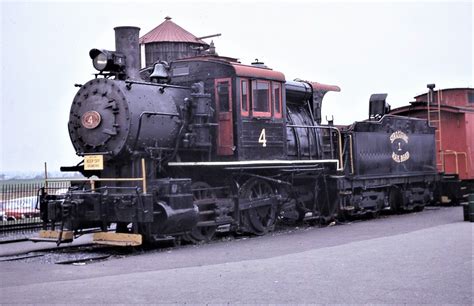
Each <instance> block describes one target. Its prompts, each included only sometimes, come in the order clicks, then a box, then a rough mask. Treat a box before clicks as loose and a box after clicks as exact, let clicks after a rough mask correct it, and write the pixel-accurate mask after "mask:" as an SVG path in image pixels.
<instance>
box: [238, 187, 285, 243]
mask: <svg viewBox="0 0 474 306" xmlns="http://www.w3.org/2000/svg"><path fill="white" fill-rule="evenodd" d="M240 194H241V195H240V196H241V198H244V199H248V200H250V201H252V200H258V199H265V198H269V197H272V196H274V195H275V192H274V190H273V188H272V186H271V185H270V184H269V183H268V182H267V181H264V180H261V179H257V178H251V179H250V180H248V181H247V182H245V184H244V185H243V186H242V189H241V192H240ZM242 218H243V220H242V221H243V223H244V224H245V225H246V227H247V228H248V230H249V231H250V232H252V233H253V234H255V235H264V234H266V233H267V232H269V231H271V230H273V229H274V227H275V221H276V218H277V207H276V205H266V206H259V207H254V208H249V209H247V210H245V211H243V213H242Z"/></svg>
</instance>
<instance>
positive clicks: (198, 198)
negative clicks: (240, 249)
mask: <svg viewBox="0 0 474 306" xmlns="http://www.w3.org/2000/svg"><path fill="white" fill-rule="evenodd" d="M191 188H192V190H193V200H194V204H196V205H197V207H198V210H199V212H200V213H204V212H207V213H209V212H210V211H212V210H214V209H215V199H216V194H215V193H214V191H213V190H212V189H211V188H212V187H211V186H210V185H209V184H208V183H206V182H195V183H193V184H192V186H191ZM214 217H215V216H214V215H213V214H212V213H211V214H207V215H199V217H198V222H202V221H212V220H214ZM215 233H216V226H199V227H198V226H195V227H194V228H193V229H192V230H191V231H190V232H189V233H187V234H185V235H184V237H183V238H184V239H185V240H188V241H190V242H194V243H199V242H206V241H210V240H212V238H213V237H214V235H215Z"/></svg>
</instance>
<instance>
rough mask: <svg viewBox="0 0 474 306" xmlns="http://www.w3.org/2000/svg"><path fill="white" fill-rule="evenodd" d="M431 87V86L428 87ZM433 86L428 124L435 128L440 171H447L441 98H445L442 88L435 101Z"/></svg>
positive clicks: (429, 102)
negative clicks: (445, 166) (444, 154)
mask: <svg viewBox="0 0 474 306" xmlns="http://www.w3.org/2000/svg"><path fill="white" fill-rule="evenodd" d="M428 88H430V87H428ZM433 88H434V86H433ZM433 88H430V90H429V91H428V102H427V106H428V107H427V110H428V124H429V125H430V126H431V127H434V128H435V129H436V130H435V145H436V149H437V151H436V167H437V169H438V171H439V172H445V168H444V156H443V143H442V141H441V139H442V124H441V100H442V99H443V94H442V91H441V90H438V91H437V94H438V97H437V99H436V101H435V102H436V103H433V100H434V95H435V93H434V91H433V90H432V89H433Z"/></svg>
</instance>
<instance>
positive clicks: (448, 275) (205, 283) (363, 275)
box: [0, 207, 473, 305]
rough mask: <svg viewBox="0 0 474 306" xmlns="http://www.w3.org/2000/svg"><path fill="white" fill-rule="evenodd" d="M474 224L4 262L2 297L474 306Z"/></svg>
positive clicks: (432, 219)
mask: <svg viewBox="0 0 474 306" xmlns="http://www.w3.org/2000/svg"><path fill="white" fill-rule="evenodd" d="M472 230H473V223H469V222H463V221H462V209H461V208H460V207H449V208H439V209H428V210H425V211H424V212H421V213H413V214H406V215H397V216H390V217H386V218H385V217H384V218H380V219H376V220H369V221H363V222H355V223H353V224H348V225H341V226H334V227H326V228H305V229H295V230H292V231H290V232H285V233H276V234H274V235H267V236H264V237H255V238H248V239H240V240H236V241H219V242H214V243H210V244H206V245H199V246H186V247H179V248H174V249H160V250H156V251H152V252H147V253H144V254H137V255H135V256H128V257H124V258H114V259H111V260H107V261H103V262H96V263H92V264H90V265H88V264H86V265H83V266H64V265H54V264H38V263H35V264H28V263H17V262H9V263H0V272H1V275H2V277H1V278H0V279H1V283H0V296H1V297H2V302H5V303H33V304H36V303H48V304H49V303H87V304H89V303H101V304H102V303H180V304H183V303H192V304H194V303H220V304H221V303H230V304H236V303H252V304H255V303H256V304H262V303H263V304H268V303H288V304H295V303H342V304H360V303H362V304H367V303H369V304H387V303H395V304H465V305H471V304H472V303H473V274H472V272H473V249H472V246H473V235H472Z"/></svg>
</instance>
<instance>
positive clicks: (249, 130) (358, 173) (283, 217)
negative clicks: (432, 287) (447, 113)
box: [41, 27, 436, 245]
mask: <svg viewBox="0 0 474 306" xmlns="http://www.w3.org/2000/svg"><path fill="white" fill-rule="evenodd" d="M115 32H116V51H114V52H112V51H106V50H98V49H93V50H91V52H90V56H91V58H92V60H93V65H94V67H95V68H96V69H97V70H98V71H99V73H98V74H97V75H96V78H95V79H93V80H91V81H89V82H87V83H86V84H84V85H82V86H81V87H80V89H79V91H78V92H77V94H76V96H75V98H74V101H73V103H72V106H71V112H70V118H69V124H68V128H69V133H70V137H71V141H72V143H73V145H74V148H75V150H76V153H77V154H78V155H79V156H83V157H84V162H83V163H81V164H79V165H77V166H73V167H62V170H64V171H80V172H81V173H83V174H84V176H86V177H87V178H88V179H87V180H86V182H76V183H75V184H73V186H71V188H69V190H68V192H67V193H66V194H63V195H54V194H52V193H48V190H47V189H45V190H44V192H43V194H42V197H41V217H42V220H43V222H44V230H43V231H42V232H41V236H42V237H43V238H51V239H58V241H66V240H71V239H72V238H73V235H74V233H80V232H81V231H83V230H87V229H91V230H96V231H97V232H96V233H95V234H94V240H95V241H96V242H97V243H103V244H113V245H138V244H141V243H144V242H156V241H160V240H162V239H176V238H180V239H181V238H182V239H186V240H189V241H193V242H195V241H206V240H209V239H211V238H212V237H213V235H214V234H215V232H216V231H235V232H247V233H252V234H256V235H262V234H265V233H267V232H268V231H271V230H272V229H273V228H274V225H275V223H276V222H298V221H302V220H312V221H313V222H320V223H325V222H329V221H331V220H334V219H336V218H342V217H351V216H357V215H364V214H378V213H379V212H380V211H382V210H385V209H391V210H394V211H399V210H421V209H423V207H424V206H425V204H427V203H428V202H430V201H431V200H432V188H433V183H434V181H435V179H436V164H435V152H434V147H435V138H434V130H433V128H431V127H429V126H428V124H427V122H426V120H420V119H414V118H406V117H398V116H392V115H386V112H387V111H388V108H389V106H388V105H387V104H386V102H385V98H386V95H383V94H378V95H373V96H372V97H371V100H370V118H369V119H368V120H365V121H360V122H355V123H354V124H352V125H350V126H335V125H333V124H332V123H330V124H328V125H322V124H321V106H322V99H323V96H324V95H325V93H327V92H328V91H339V88H338V87H337V86H329V85H323V84H319V83H314V82H308V81H302V80H295V81H286V80H285V76H284V75H283V74H282V73H280V72H277V71H274V70H271V69H269V68H267V67H266V66H265V65H264V64H263V63H259V62H256V63H253V64H252V65H243V64H241V63H239V62H238V61H237V60H235V59H232V58H227V57H220V56H217V55H216V54H215V53H212V52H207V53H206V54H203V55H200V56H196V57H191V58H185V59H180V60H176V61H173V62H171V63H166V62H157V63H156V64H155V65H154V66H153V67H149V68H147V69H143V70H139V45H138V32H139V29H138V28H135V27H118V28H115Z"/></svg>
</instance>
